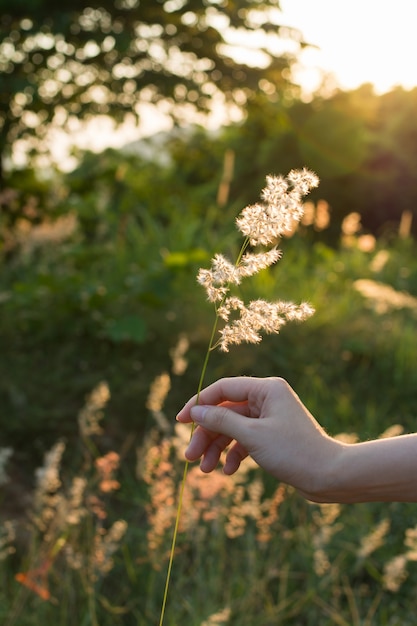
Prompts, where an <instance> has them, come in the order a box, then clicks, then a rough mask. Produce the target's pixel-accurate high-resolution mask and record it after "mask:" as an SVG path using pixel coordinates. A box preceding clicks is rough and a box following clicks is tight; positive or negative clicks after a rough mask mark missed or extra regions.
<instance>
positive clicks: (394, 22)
mask: <svg viewBox="0 0 417 626" xmlns="http://www.w3.org/2000/svg"><path fill="white" fill-rule="evenodd" d="M281 8H282V23H283V24H284V25H288V26H292V27H295V28H298V29H299V30H300V31H301V32H302V33H303V35H304V37H305V39H306V41H308V42H309V43H311V44H314V45H316V46H318V48H317V49H315V48H312V49H309V50H305V51H304V52H303V53H302V55H301V57H300V63H299V65H298V68H297V73H296V76H297V79H298V80H299V81H300V82H301V83H302V85H303V87H304V88H305V90H306V91H307V92H308V91H312V90H314V89H315V88H316V87H317V86H318V85H319V84H320V82H321V80H322V78H323V73H325V74H331V75H333V78H334V79H335V81H336V83H337V84H338V85H339V86H340V87H341V88H342V89H354V88H356V87H358V86H359V85H361V84H363V83H367V82H370V83H372V84H373V85H374V87H375V90H376V92H377V93H383V92H386V91H389V90H390V89H391V88H392V87H394V86H396V85H402V86H403V87H405V88H406V89H410V88H412V87H415V86H416V85H417V71H416V65H415V59H416V58H417V40H416V37H415V24H416V19H417V3H416V2H415V0H400V1H399V2H396V3H393V2H392V1H391V0H367V1H366V2H363V0H349V2H345V3H343V2H334V0H314V2H311V0H281Z"/></svg>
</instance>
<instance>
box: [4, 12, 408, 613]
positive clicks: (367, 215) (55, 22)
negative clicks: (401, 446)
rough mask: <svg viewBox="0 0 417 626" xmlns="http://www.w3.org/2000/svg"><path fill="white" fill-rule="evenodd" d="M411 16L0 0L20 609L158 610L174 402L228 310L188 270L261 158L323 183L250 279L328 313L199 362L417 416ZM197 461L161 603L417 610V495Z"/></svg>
mask: <svg viewBox="0 0 417 626" xmlns="http://www.w3.org/2000/svg"><path fill="white" fill-rule="evenodd" d="M416 17H417V8H416V6H415V3H414V2H413V1H406V0H402V1H401V2H397V3H393V2H389V1H388V0H379V1H376V0H368V2H366V3H363V2H359V1H358V0H350V1H349V2H339V3H335V2H332V1H331V0H310V1H309V0H282V2H278V1H277V0H270V1H269V2H259V0H247V1H246V0H245V1H241V2H234V1H232V0H205V1H203V2H195V1H194V0H109V1H107V0H102V1H96V0H94V1H92V2H85V1H81V0H80V1H78V0H72V1H71V2H68V1H67V0H63V1H62V2H60V3H59V6H58V5H57V3H55V2H51V1H50V0H36V1H35V0H30V1H28V0H25V1H23V0H15V1H14V2H13V4H12V5H11V3H10V2H8V1H5V0H0V264H1V274H0V345H1V350H0V426H1V430H0V503H1V512H0V522H1V524H2V531H1V532H2V534H1V535H0V554H1V561H0V565H1V576H2V580H3V591H2V592H0V593H1V595H2V601H1V603H0V604H1V605H2V608H0V615H1V618H2V619H3V623H5V624H8V625H11V624H18V625H22V626H26V625H31V624H38V623H40V620H44V621H46V623H48V622H49V621H52V620H53V623H56V624H77V625H78V624H92V625H93V626H95V625H96V624H101V625H104V624H132V625H133V624H156V623H158V621H157V620H158V618H157V616H158V608H159V606H160V603H161V600H162V592H163V580H164V569H165V566H166V561H167V555H168V553H169V541H170V532H171V528H172V525H173V516H174V515H175V502H176V496H175V494H176V490H177V487H178V484H179V482H180V479H181V478H180V477H181V472H182V465H183V461H182V459H183V456H182V450H183V448H184V443H185V441H186V439H187V433H186V432H182V431H181V432H180V430H178V428H177V427H174V422H175V420H174V416H175V413H176V411H177V410H178V409H179V408H180V407H181V406H182V404H183V403H184V402H185V401H186V400H187V399H188V398H189V397H190V395H192V394H194V392H195V391H196V386H197V384H198V379H199V374H200V370H201V366H202V360H203V358H204V355H205V350H206V346H207V342H208V339H209V335H210V331H211V326H212V321H213V311H212V308H211V307H210V305H209V304H208V303H207V302H206V301H205V295H204V293H203V291H202V289H201V288H200V287H199V286H198V285H197V284H196V281H195V276H196V273H197V271H198V269H199V267H207V266H208V265H209V263H210V259H211V257H212V256H213V254H214V253H215V252H221V253H224V254H226V255H227V256H229V257H231V258H233V255H234V254H235V253H236V251H237V250H238V249H239V248H240V243H241V242H240V241H239V235H238V233H237V230H236V228H235V226H234V221H235V218H236V216H237V214H238V213H239V212H240V211H241V210H242V209H243V208H244V207H245V206H246V205H247V204H250V203H254V202H256V201H257V200H258V198H259V193H260V191H261V189H262V188H263V186H264V183H265V177H266V175H267V174H283V175H285V174H287V173H288V171H289V170H291V169H294V168H302V167H307V168H309V169H311V170H313V171H315V172H316V173H317V174H318V176H319V178H320V185H319V187H318V189H316V190H314V192H313V193H312V194H311V195H310V196H309V197H308V199H307V202H306V205H305V216H304V218H303V220H302V223H301V224H300V226H299V228H298V229H296V230H295V231H294V232H292V233H290V234H289V236H288V237H287V238H285V239H284V240H283V241H282V242H281V243H280V247H281V248H282V250H283V253H284V254H283V259H282V260H281V261H280V262H279V263H278V265H277V266H276V267H274V268H272V269H270V270H267V271H265V272H263V273H262V274H260V275H258V276H256V277H254V278H253V280H251V281H249V282H248V284H247V285H244V287H243V291H244V296H245V297H246V298H251V297H265V298H268V299H270V300H274V299H281V298H282V299H292V300H294V301H297V302H298V301H301V300H308V301H309V302H311V304H312V305H313V306H314V307H315V308H316V314H315V316H314V317H313V318H311V319H310V320H309V321H308V322H306V323H304V324H303V325H301V326H294V327H291V326H289V327H288V328H285V329H284V330H283V332H282V334H281V335H280V336H278V337H268V338H266V339H265V340H264V342H263V343H262V344H261V345H260V346H258V347H253V346H249V347H248V346H240V347H237V348H236V349H235V350H232V351H231V352H230V354H228V355H224V354H223V355H222V354H217V353H213V355H212V357H211V360H210V365H209V368H208V372H207V377H206V382H207V383H209V382H210V381H212V380H214V379H216V378H218V377H219V376H224V375H241V374H245V375H255V376H269V375H280V376H284V377H285V378H287V379H288V380H289V382H290V384H291V385H293V386H294V387H295V389H296V390H297V392H298V393H299V395H300V396H301V398H302V400H303V401H304V402H305V403H306V404H307V406H308V407H309V408H310V410H311V411H312V412H313V413H314V414H315V415H316V417H317V418H318V419H319V421H321V423H323V425H324V426H325V427H326V429H327V430H328V431H329V432H330V433H331V434H332V435H338V436H343V437H347V438H348V439H349V440H355V439H356V438H360V439H366V438H369V437H378V436H380V435H381V433H384V432H386V431H387V429H392V428H393V430H389V431H388V432H389V433H392V434H398V433H401V432H413V431H414V430H415V420H416V415H417V342H416V317H417V259H416V254H415V252H416V240H415V237H416V234H417V219H416V218H417V216H416V206H417V177H416V171H417V116H416V109H417V71H416V66H415V58H416V55H417V49H416V48H417V44H416V40H415V36H414V33H413V31H412V29H413V28H414V25H415V19H416ZM249 283H250V284H249ZM103 459H104V460H103ZM195 469H196V470H197V472H198V469H197V468H195ZM197 472H196V473H195V474H193V481H194V482H192V485H193V487H192V493H191V495H190V496H189V498H190V501H189V509H190V510H193V511H194V517H192V518H186V519H185V521H184V525H183V528H182V530H183V531H184V532H183V533H182V535H181V539H180V544H179V549H178V564H177V567H178V575H177V577H176V579H175V580H174V582H173V583H172V585H173V591H172V594H173V596H174V597H173V599H172V607H171V608H170V609H169V611H168V614H167V618H166V623H167V624H172V625H173V624H177V623H179V621H180V620H181V623H183V624H184V623H185V624H190V625H192V626H195V625H196V624H202V625H203V624H204V625H205V626H207V625H209V624H239V626H244V625H245V624H253V623H254V620H255V619H256V623H257V624H260V625H261V624H263V625H264V626H267V625H268V624H272V623H274V624H281V623H285V624H297V625H298V624H300V625H301V624H315V625H316V624H324V625H326V624H349V625H350V626H351V625H352V624H358V625H359V624H374V623H375V624H378V625H380V624H390V625H393V624H398V625H399V624H401V625H404V624H407V623H410V624H411V623H414V622H413V621H412V620H413V619H415V618H414V615H415V611H414V608H413V607H414V599H415V585H416V584H417V571H415V565H414V563H413V562H414V560H415V558H416V556H415V555H416V554H417V552H416V548H417V544H415V542H416V539H415V536H416V535H417V530H416V528H417V527H416V528H415V524H416V523H417V521H416V520H415V509H414V508H413V507H412V506H411V505H398V504H393V505H389V506H387V505H385V506H384V507H382V506H380V505H360V506H358V507H350V508H349V507H348V508H346V509H345V508H341V507H339V508H337V509H331V510H330V509H326V508H325V507H323V506H321V507H320V506H318V505H310V504H307V503H304V502H301V500H300V499H299V498H298V497H297V495H296V494H294V493H292V491H291V490H287V489H285V488H282V486H281V487H280V486H278V487H277V486H276V485H274V484H272V483H270V481H269V480H268V478H266V477H263V478H262V479H261V478H260V476H259V472H256V470H254V469H253V468H251V467H250V468H249V469H248V470H247V471H245V472H244V474H243V475H242V476H240V478H236V482H234V483H232V489H231V488H230V484H231V483H228V484H225V483H224V481H223V476H222V474H221V471H220V470H219V472H218V473H217V474H216V476H215V478H212V480H213V482H212V483H209V482H205V481H204V480H203V479H202V478H201V475H200V474H198V473H197ZM116 473H117V476H116ZM199 476H200V478H199ZM209 484H211V489H212V490H213V489H214V492H210V489H209V487H208V485H209ZM156 485H159V488H160V491H159V492H158V491H157V489H156ZM253 485H255V487H253ZM280 489H281V491H280ZM77 490H78V491H77ZM213 494H214V495H213ZM239 494H240V495H239ZM239 498H240V500H239ZM209 505H210V506H209ZM278 509H279V511H280V513H279V514H278ZM162 510H164V511H165V517H164V519H163V520H161V519H160V518H158V515H157V513H158V511H159V513H160V514H162V513H161V511H162ZM255 510H256V513H255V512H254V511H255ZM232 513H233V515H234V517H233V515H232ZM187 520H188V521H187ZM231 520H232V521H233V520H234V525H233V523H232V521H231ZM236 520H237V521H236ZM239 520H240V521H239ZM187 524H188V525H187ZM267 527H268V532H267V531H266V529H267ZM391 530H392V532H390V531H391ZM155 537H156V538H155ZM413 542H414V543H413ZM266 548H268V550H267V552H265V549H266ZM266 554H268V555H271V561H270V562H269V561H268V559H266V558H265V555H266ZM210 555H211V556H210ZM206 557H207V558H208V559H209V562H208V563H207V562H206ZM216 563H217V565H216ZM218 563H221V566H219V565H218ZM249 564H250V565H249ZM203 565H204V568H206V569H205V574H204V573H203V574H204V575H203V574H201V571H202V567H203ZM248 567H250V570H251V572H252V573H251V575H250V578H251V581H252V582H253V587H251V589H252V592H251V593H250V594H249V595H247V596H245V598H244V599H242V589H243V588H245V589H246V588H247V585H248V580H247V578H245V576H243V574H242V572H244V573H245V575H247V574H246V572H247V570H248ZM219 568H220V569H219ZM226 572H228V573H229V574H230V586H225V584H224V580H225V576H226ZM190 577H192V580H193V586H192V588H191V589H190V588H189V580H190ZM252 578H253V580H252ZM255 579H256V583H255ZM318 589H319V590H320V593H319V594H318V592H317V590H318ZM245 593H246V591H245ZM3 594H4V597H3ZM396 620H397V621H396Z"/></svg>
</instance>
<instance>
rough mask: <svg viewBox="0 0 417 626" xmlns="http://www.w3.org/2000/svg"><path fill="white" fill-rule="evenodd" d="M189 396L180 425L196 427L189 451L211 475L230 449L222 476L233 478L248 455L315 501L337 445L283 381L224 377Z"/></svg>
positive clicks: (178, 417) (193, 459)
mask: <svg viewBox="0 0 417 626" xmlns="http://www.w3.org/2000/svg"><path fill="white" fill-rule="evenodd" d="M196 401H197V397H196V396H194V397H193V398H191V399H190V400H189V401H188V402H187V404H186V405H185V406H184V408H183V409H182V410H181V411H180V412H179V414H178V416H177V419H178V421H180V422H191V421H194V422H195V423H196V424H197V425H198V427H197V428H196V430H195V431H194V433H193V436H192V439H191V441H190V444H189V446H188V448H187V450H186V452H185V455H186V458H187V459H188V460H190V461H195V460H197V459H198V458H200V457H202V461H201V469H202V471H203V472H211V471H212V470H213V469H214V468H215V467H216V465H217V463H218V461H219V459H220V455H221V453H222V452H223V451H224V450H225V449H226V448H228V450H227V453H226V461H225V465H224V472H225V473H226V474H233V473H234V472H236V470H237V469H238V468H239V466H240V464H241V462H242V461H243V459H244V458H245V457H247V456H248V455H250V456H251V457H252V458H253V459H254V460H255V461H256V462H257V463H258V464H259V465H260V466H261V467H262V468H263V469H265V470H266V471H267V472H269V473H271V474H272V475H273V476H275V477H276V478H277V479H279V480H281V481H283V482H285V483H288V484H290V485H293V486H294V487H296V488H297V489H298V490H299V491H301V493H302V494H303V495H304V496H305V497H307V498H309V499H311V500H314V499H315V494H316V492H317V493H319V490H320V488H319V482H320V476H321V475H322V474H323V473H324V468H325V467H326V463H327V462H328V461H330V459H331V458H332V457H333V455H334V452H335V447H336V448H337V447H338V442H336V441H335V440H333V439H331V438H330V437H328V436H327V435H326V433H325V432H324V430H323V429H322V427H321V426H320V425H319V424H318V422H317V421H316V420H315V419H314V418H313V416H312V415H311V414H310V413H309V411H308V410H307V409H306V407H305V406H304V405H303V404H302V402H301V401H300V399H299V398H298V396H297V395H296V394H295V392H294V391H293V390H292V389H291V387H290V386H289V385H288V383H286V382H285V381H284V380H283V379H281V378H247V377H238V378H225V379H221V380H218V381H217V382H215V383H214V384H212V385H210V386H209V387H207V388H205V389H203V390H202V391H201V393H200V397H199V404H198V405H196Z"/></svg>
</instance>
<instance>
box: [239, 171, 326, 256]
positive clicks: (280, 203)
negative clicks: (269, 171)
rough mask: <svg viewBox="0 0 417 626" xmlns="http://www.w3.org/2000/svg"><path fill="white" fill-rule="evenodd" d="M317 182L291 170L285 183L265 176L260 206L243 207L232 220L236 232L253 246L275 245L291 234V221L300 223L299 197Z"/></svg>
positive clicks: (312, 177)
mask: <svg viewBox="0 0 417 626" xmlns="http://www.w3.org/2000/svg"><path fill="white" fill-rule="evenodd" d="M318 182H319V180H318V178H317V176H316V174H314V173H313V172H310V171H309V170H307V169H303V170H292V171H291V172H290V173H289V174H288V176H287V179H284V178H283V177H282V176H272V175H270V176H267V177H266V187H265V188H264V189H263V190H262V192H261V198H262V200H263V201H264V202H263V204H261V203H257V204H254V205H250V206H247V207H245V208H244V209H243V211H242V212H241V214H240V216H239V217H238V218H237V220H236V223H237V227H238V229H239V230H240V231H241V233H242V234H243V235H245V237H248V238H249V240H250V243H251V245H253V246H256V245H258V244H261V245H268V244H270V243H272V242H274V241H276V240H277V239H278V238H279V237H281V236H282V235H284V234H285V233H286V232H288V231H290V230H291V228H292V226H293V223H294V221H296V222H299V221H300V219H301V218H302V216H303V214H304V208H303V204H302V197H303V196H305V195H306V194H307V193H308V192H309V191H310V190H311V189H313V188H314V187H317V185H318Z"/></svg>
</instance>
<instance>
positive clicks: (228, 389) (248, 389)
mask: <svg viewBox="0 0 417 626" xmlns="http://www.w3.org/2000/svg"><path fill="white" fill-rule="evenodd" d="M260 384H261V379H259V378H249V377H243V376H239V377H236V378H222V379H220V380H218V381H216V382H215V383H213V384H212V385H209V386H208V387H206V388H205V389H203V390H202V391H201V392H200V395H199V399H198V404H207V405H208V404H209V405H219V404H223V403H233V404H234V405H236V406H237V405H239V404H243V405H245V404H246V403H247V402H248V397H249V395H250V394H251V393H252V392H254V391H255V390H256V389H257V388H259V386H260ZM196 404H197V396H196V395H195V396H193V397H192V398H191V399H190V400H189V401H188V402H187V403H186V405H185V406H184V407H183V408H182V409H181V411H180V412H179V413H178V415H177V420H178V421H180V422H191V421H192V419H191V416H190V411H191V408H192V407H193V406H195V405H196Z"/></svg>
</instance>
